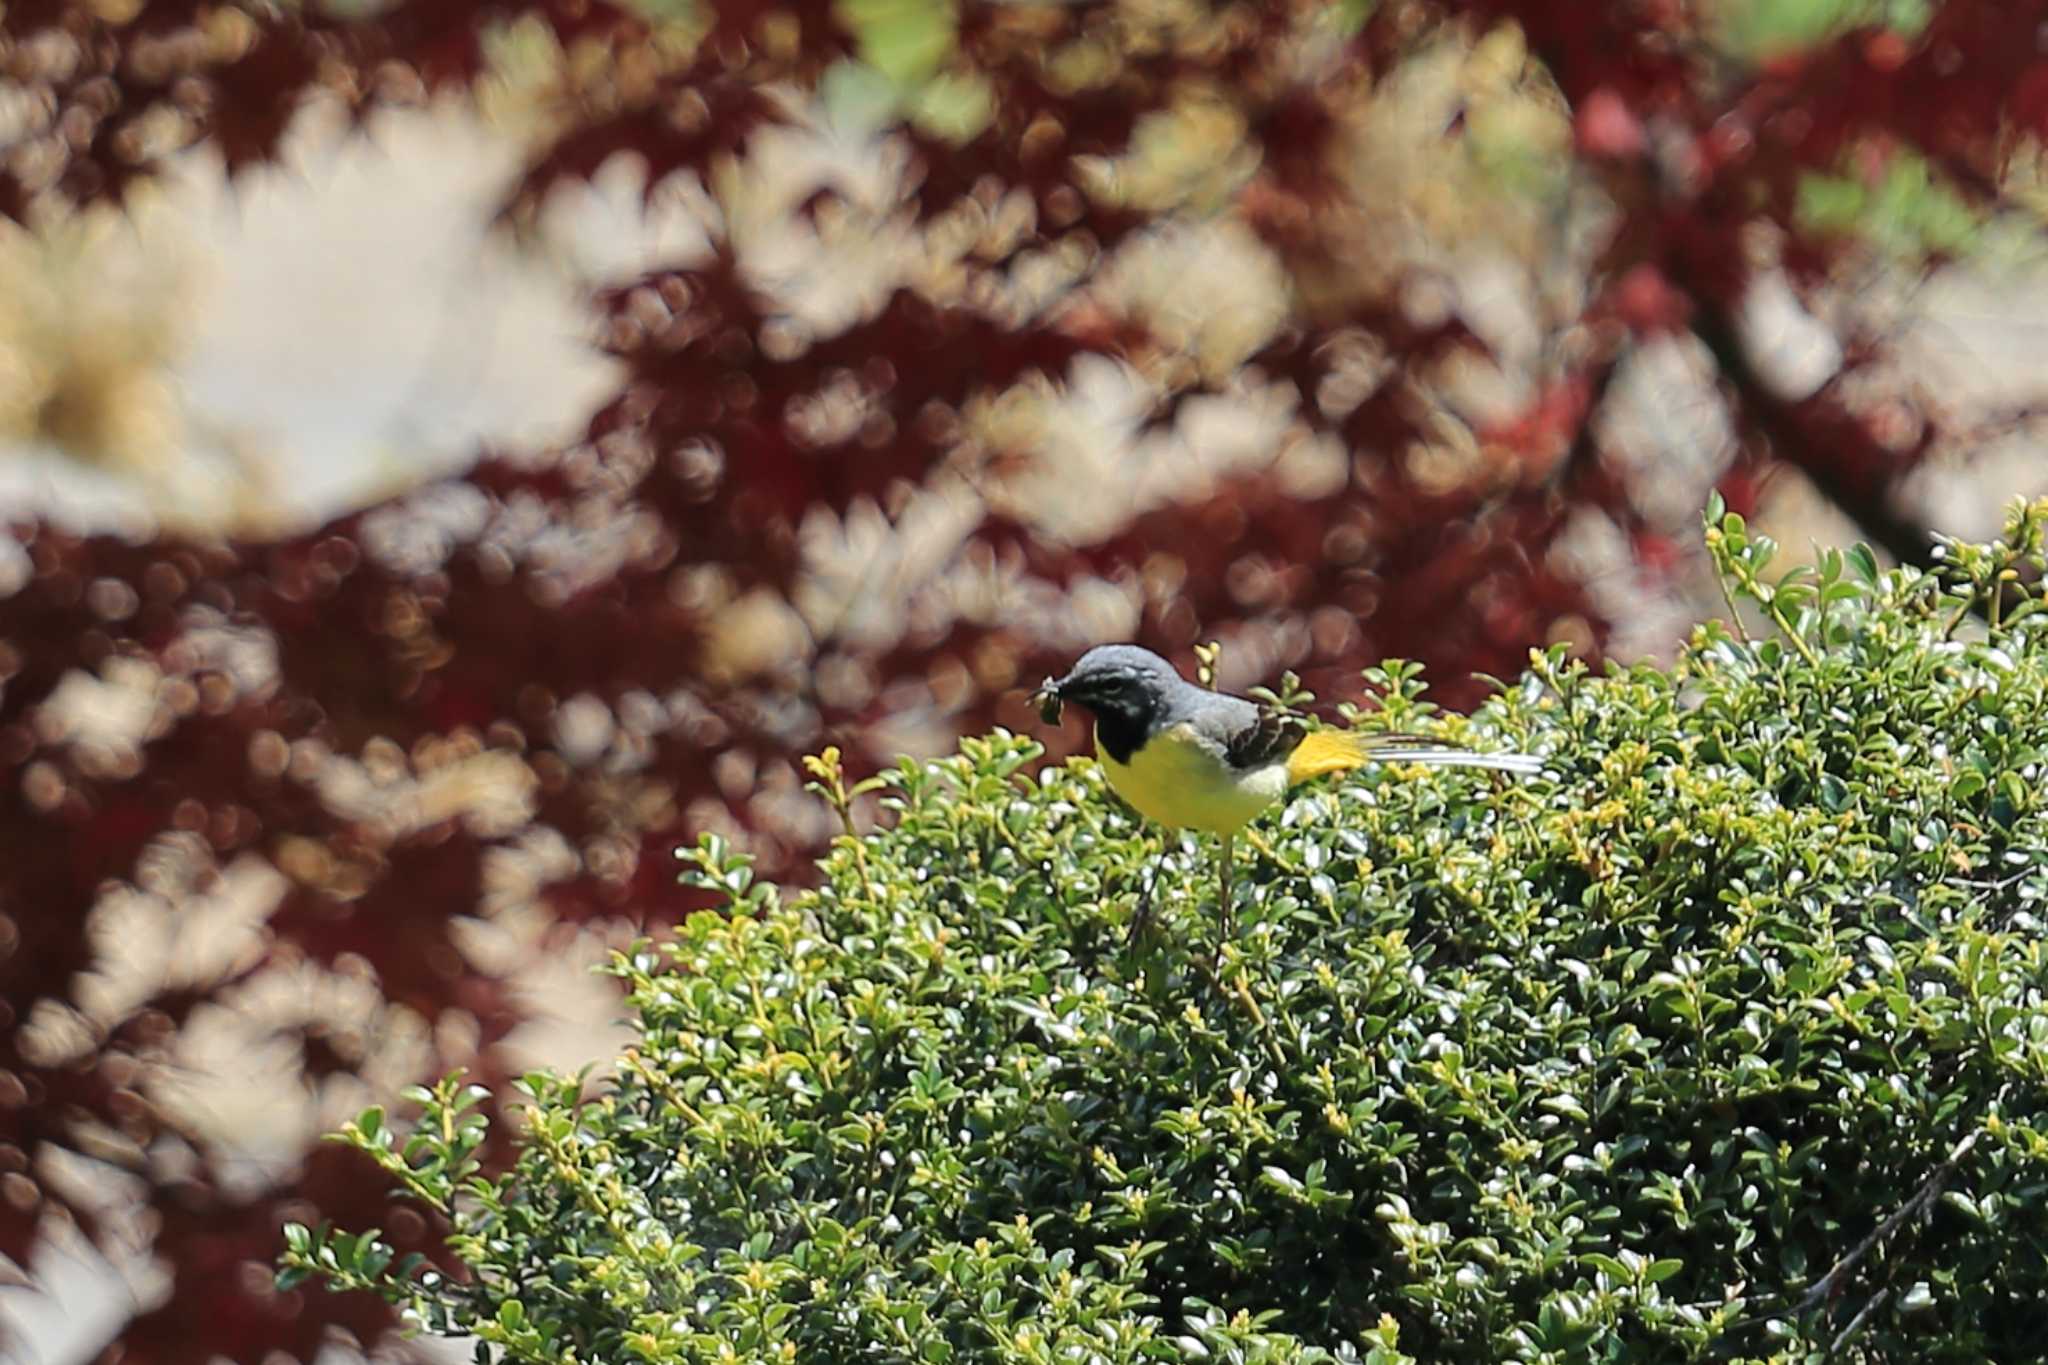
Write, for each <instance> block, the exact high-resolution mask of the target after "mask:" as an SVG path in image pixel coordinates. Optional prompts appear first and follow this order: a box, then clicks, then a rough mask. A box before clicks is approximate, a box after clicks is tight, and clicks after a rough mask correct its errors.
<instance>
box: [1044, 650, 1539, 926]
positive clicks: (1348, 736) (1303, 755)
mask: <svg viewBox="0 0 2048 1365" xmlns="http://www.w3.org/2000/svg"><path fill="white" fill-rule="evenodd" d="M1033 700H1034V702H1035V703H1036V704H1037V706H1038V710H1039V718H1040V719H1041V720H1043V721H1044V722H1045V723H1046V724H1047V725H1058V724H1059V723H1060V718H1061V710H1062V706H1063V705H1065V704H1072V705H1075V706H1079V707H1081V708H1082V709H1083V710H1085V711H1087V712H1089V713H1090V714H1091V715H1092V716H1093V717H1094V719H1095V754H1096V757H1097V759H1098V760H1099V761H1100V762H1101V764H1102V769H1103V772H1104V773H1105V774H1106V775H1107V776H1108V778H1109V785H1110V786H1111V787H1112V788H1113V789H1114V790H1115V791H1116V793H1117V795H1119V796H1121V797H1122V798H1123V799H1124V800H1125V801H1127V802H1129V803H1130V805H1131V806H1132V808H1133V809H1135V810H1136V811H1137V812H1138V813H1139V814H1140V815H1142V816H1144V817H1145V818H1146V819H1148V820H1152V821H1154V822H1156V823H1158V824H1161V825H1165V826H1167V827H1168V828H1170V829H1193V830H1200V831H1202V832H1205V833H1209V834H1215V835H1219V836H1221V838H1222V848H1221V850H1220V854H1219V857H1218V860H1217V870H1218V888H1217V889H1218V899H1217V905H1218V919H1219V927H1220V930H1221V933H1222V935H1223V937H1224V938H1226V939H1227V938H1228V937H1229V936H1230V931H1231V930H1230V924H1231V881H1232V877H1231V873H1232V862H1233V844H1234V841H1235V839H1236V837H1237V834H1238V832H1239V831H1240V830H1242V829H1243V828H1244V827H1245V826H1246V825H1248V824H1250V823H1251V821H1252V820H1253V819H1254V818H1255V817H1256V816H1257V815H1258V814H1259V813H1260V812H1261V811H1263V810H1265V809H1266V808H1267V807H1268V806H1270V805H1272V804H1274V803H1275V802H1277V801H1278V800H1280V798H1281V797H1282V796H1284V795H1285V794H1286V793H1287V791H1288V790H1289V789H1290V788H1293V787H1295V786H1297V785H1299V784H1301V783H1303V782H1307V781H1309V780H1311V779H1312V778H1317V777H1322V776H1325V775H1327V774H1330V773H1341V772H1349V771H1351V770H1353V769H1356V768H1361V767H1364V766H1365V765H1366V764H1368V763H1373V762H1394V763H1420V764H1425V765H1428V766H1432V767H1439V768H1455V767H1463V768H1488V769H1492V770H1494V771H1496V772H1504V773H1512V774H1515V775H1518V776H1528V775H1531V774H1534V773H1536V772H1539V771H1540V770H1541V769H1542V767H1543V760H1542V759H1541V758H1539V757H1537V756H1535V755H1533V754H1520V753H1481V752H1479V751H1476V750H1472V749H1463V748H1459V747H1457V746H1455V745H1450V744H1445V743H1443V742H1442V741H1440V740H1433V739H1430V738H1428V737H1426V736H1423V735H1410V734H1371V735H1362V734H1358V733H1356V732H1354V731H1349V730H1331V729H1311V728H1310V727H1309V725H1308V722H1307V721H1306V719H1305V718H1304V717H1302V716H1301V715H1299V714H1298V713H1294V712H1290V711H1285V710H1282V709H1281V708H1280V707H1277V706H1270V705H1265V704H1263V703H1260V702H1256V701H1253V700H1252V699H1251V698H1249V697H1239V696H1233V695H1231V694H1229V693H1225V692H1215V691H1211V690H1210V689H1209V688H1206V687H1201V686H1197V685H1196V684H1194V683H1191V682H1189V681H1188V680H1187V679H1186V678H1183V677H1182V676H1181V675H1180V673H1179V672H1178V671H1176V670H1175V668H1174V667H1173V665H1172V664H1170V663H1168V662H1167V661H1166V660H1165V659H1162V658H1161V657H1159V655H1157V654H1154V653H1153V652H1152V651H1151V650H1149V649H1145V648H1143V647H1141V646H1139V645H1128V644H1121V645H1097V646H1096V647H1095V648H1093V649H1091V650H1089V651H1088V652H1087V653H1085V654H1083V655H1082V656H1081V657H1080V659H1078V660H1077V661H1076V662H1075V664H1074V666H1073V668H1072V669H1070V670H1069V671H1068V673H1067V675H1066V676H1065V677H1064V678H1047V679H1046V680H1045V681H1044V682H1043V683H1041V684H1040V685H1039V688H1038V691H1037V692H1036V693H1034V694H1033ZM1133 918H1134V922H1133V926H1132V927H1133V932H1134V933H1135V932H1136V929H1137V927H1138V923H1139V922H1141V921H1142V920H1143V918H1144V909H1143V907H1142V906H1141V908H1140V911H1139V913H1138V915H1136V916H1134V917H1133Z"/></svg>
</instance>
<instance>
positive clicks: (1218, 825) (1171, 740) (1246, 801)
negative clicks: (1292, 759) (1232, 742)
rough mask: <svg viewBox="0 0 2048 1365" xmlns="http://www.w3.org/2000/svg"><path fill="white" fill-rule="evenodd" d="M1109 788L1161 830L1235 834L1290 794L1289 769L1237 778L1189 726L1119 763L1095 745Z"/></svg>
mask: <svg viewBox="0 0 2048 1365" xmlns="http://www.w3.org/2000/svg"><path fill="white" fill-rule="evenodd" d="M1095 755H1096V757H1097V758H1099V759H1100V760H1101V761H1102V769H1103V771H1104V772H1105V773H1107V774H1108V775H1109V785H1110V786H1112V787H1114V788H1116V792H1117V795H1119V796H1121V797H1123V799H1124V800H1126V801H1128V802H1130V803H1131V805H1132V806H1134V807H1135V808H1136V809H1137V811H1138V813H1139V814H1140V815H1142V816H1144V817H1145V818H1147V819H1148V820H1157V821H1158V822H1159V823H1160V824H1162V825H1173V826H1176V827H1186V828H1189V829H1199V830H1206V831H1208V832H1209V833H1211V834H1234V833H1236V832H1237V831H1238V830H1239V829H1242V828H1243V827H1244V826H1245V824H1246V823H1247V822H1249V821H1250V820H1251V818H1252V817H1253V816H1255V815H1257V814H1258V813H1259V812H1260V811H1262V810H1264V809H1265V808H1266V807H1267V806H1270V805H1272V804H1273V803H1274V802H1275V801H1277V800H1279V799H1280V797H1281V794H1282V793H1284V792H1285V791H1286V790H1287V765H1286V764H1285V763H1269V764H1267V765H1266V766H1264V767H1260V768H1252V769H1248V770H1246V771H1244V772H1241V773H1232V772H1231V770H1230V768H1229V765H1228V764H1226V763H1225V762H1224V759H1223V755H1222V754H1221V753H1219V752H1217V750H1216V749H1215V748H1213V747H1211V746H1209V745H1206V744H1204V743H1203V742H1202V741H1201V739H1200V738H1198V737H1197V736H1196V735H1195V733H1194V731H1193V730H1192V729H1191V728H1190V727H1188V726H1186V725H1176V726H1173V727H1171V728H1169V729H1165V730H1161V731H1160V732H1159V733H1158V734H1156V735H1154V736H1152V738H1151V739H1149V740H1147V741H1145V743H1144V744H1143V745H1141V746H1140V747H1139V748H1138V749H1137V751H1136V752H1134V753H1133V754H1132V755H1131V761H1130V762H1129V763H1119V762H1117V761H1116V760H1115V759H1114V758H1111V757H1110V756H1109V753H1108V751H1107V750H1105V749H1104V748H1103V747H1102V740H1101V739H1100V737H1098V738H1097V739H1096V741H1095Z"/></svg>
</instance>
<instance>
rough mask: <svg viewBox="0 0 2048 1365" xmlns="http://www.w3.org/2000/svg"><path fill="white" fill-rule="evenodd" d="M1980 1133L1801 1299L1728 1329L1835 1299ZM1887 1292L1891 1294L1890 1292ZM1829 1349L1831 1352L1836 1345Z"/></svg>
mask: <svg viewBox="0 0 2048 1365" xmlns="http://www.w3.org/2000/svg"><path fill="white" fill-rule="evenodd" d="M1981 1136H1982V1132H1981V1130H1980V1131H1979V1132H1976V1133H1972V1134H1970V1135H1969V1136H1968V1137H1966V1138H1964V1139H1963V1140H1962V1141H1961V1142H1958V1143H1957V1144H1956V1145H1955V1146H1954V1147H1953V1148H1952V1149H1951V1150H1950V1151H1949V1154H1948V1157H1947V1158H1946V1159H1945V1160H1944V1161H1943V1162H1942V1163H1941V1164H1940V1165H1939V1166H1936V1167H1935V1168H1934V1169H1933V1170H1932V1171H1930V1172H1928V1174H1927V1178H1926V1179H1925V1180H1923V1181H1921V1182H1920V1188H1919V1189H1917V1190H1915V1191H1913V1196H1912V1198H1910V1199H1908V1200H1907V1201H1906V1202H1905V1203H1904V1204H1901V1205H1900V1206H1899V1208H1898V1211H1897V1212H1896V1213H1894V1214H1892V1216H1891V1217H1889V1218H1887V1219H1885V1220H1884V1221H1883V1222H1882V1223H1879V1224H1878V1225H1877V1226H1876V1227H1875V1228H1874V1229H1872V1230H1871V1232H1870V1235H1869V1236H1867V1237H1865V1238H1864V1239H1863V1240H1862V1241H1860V1242H1858V1243H1857V1244H1856V1246H1855V1249H1854V1250H1852V1251H1850V1253H1849V1254H1848V1255H1846V1256H1844V1257H1843V1258H1842V1259H1841V1260H1839V1261H1836V1262H1835V1263H1834V1264H1833V1265H1832V1266H1830V1267H1828V1273H1827V1274H1825V1275H1823V1276H1821V1277H1820V1278H1819V1279H1818V1280H1815V1281H1814V1282H1813V1287H1812V1288H1810V1289H1808V1290H1807V1291H1806V1293H1804V1294H1803V1295H1801V1296H1800V1299H1799V1302H1797V1303H1795V1304H1793V1305H1792V1306H1791V1307H1790V1308H1780V1309H1774V1310H1772V1311H1770V1312H1768V1313H1757V1314H1755V1315H1753V1316H1751V1317H1747V1318H1743V1319H1742V1320H1740V1321H1739V1322H1734V1323H1730V1324H1729V1326H1728V1331H1730V1332H1739V1331H1742V1330H1743V1329H1744V1328H1746V1327H1754V1326H1756V1325H1757V1324H1758V1323H1764V1322H1770V1321H1772V1320H1773V1319H1776V1318H1784V1317H1800V1316H1803V1315H1804V1314H1806V1313H1810V1312H1812V1311H1813V1310H1814V1309H1815V1308H1818V1307H1820V1305H1821V1304H1822V1303H1824V1302H1826V1301H1827V1300H1828V1299H1831V1298H1833V1297H1834V1296H1835V1295H1836V1294H1837V1293H1839V1292H1840V1291H1841V1288H1842V1282H1843V1281H1844V1280H1846V1279H1847V1278H1848V1276H1849V1272H1850V1271H1852V1270H1854V1269H1855V1268H1856V1265H1857V1263H1858V1262H1859V1261H1861V1260H1862V1259H1863V1258H1864V1257H1865V1256H1868V1255H1869V1254H1870V1253H1871V1251H1872V1250H1873V1249H1874V1248H1875V1247H1876V1246H1877V1245H1878V1243H1880V1242H1882V1241H1884V1240H1885V1239H1886V1238H1887V1237H1890V1236H1891V1235H1892V1234H1893V1233H1894V1232H1897V1231H1898V1230H1899V1228H1900V1226H1901V1225H1903V1224H1904V1223H1905V1221H1906V1220H1907V1219H1909V1218H1911V1217H1913V1216H1914V1215H1915V1214H1917V1213H1919V1212H1920V1211H1921V1210H1923V1209H1925V1208H1926V1207H1927V1206H1928V1204H1930V1203H1931V1202H1933V1200H1934V1197H1935V1196H1936V1195H1937V1194H1940V1193H1941V1189H1942V1186H1944V1185H1946V1184H1947V1183H1948V1180H1949V1177H1950V1176H1952V1175H1954V1174H1955V1173H1956V1168H1957V1167H1959V1166H1960V1165H1961V1164H1962V1161H1963V1158H1964V1157H1966V1156H1968V1155H1969V1154H1970V1151H1971V1149H1972V1148H1974V1147H1975V1146H1976V1145H1977V1139H1978V1138H1979V1137H1981ZM1884 1292H1886V1293H1888V1292H1889V1291H1884ZM1883 1296H1884V1295H1883V1293H1880V1294H1878V1295H1876V1296H1874V1297H1873V1298H1872V1300H1871V1302H1870V1303H1867V1304H1865V1305H1864V1306H1863V1309H1862V1311H1860V1312H1859V1313H1858V1314H1857V1315H1856V1318H1855V1319H1854V1320H1852V1321H1851V1322H1850V1324H1849V1327H1850V1328H1851V1329H1853V1328H1855V1327H1857V1326H1858V1325H1860V1323H1861V1322H1862V1320H1863V1319H1864V1318H1865V1317H1867V1316H1869V1314H1870V1313H1871V1312H1873V1311H1875V1307H1876V1304H1877V1302H1878V1300H1880V1299H1882V1298H1883ZM1848 1335H1849V1333H1848V1330H1846V1329H1845V1330H1844V1332H1843V1334H1842V1335H1841V1336H1839V1337H1837V1338H1836V1340H1835V1346H1837V1347H1838V1346H1840V1345H1841V1344H1842V1342H1843V1341H1844V1340H1846V1339H1847V1337H1848ZM1829 1349H1830V1350H1831V1351H1832V1350H1833V1349H1834V1347H1830V1348H1829Z"/></svg>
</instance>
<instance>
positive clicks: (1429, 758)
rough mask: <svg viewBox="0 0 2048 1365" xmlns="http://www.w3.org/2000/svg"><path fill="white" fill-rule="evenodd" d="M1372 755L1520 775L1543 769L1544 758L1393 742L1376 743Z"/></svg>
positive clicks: (1372, 757)
mask: <svg viewBox="0 0 2048 1365" xmlns="http://www.w3.org/2000/svg"><path fill="white" fill-rule="evenodd" d="M1369 758H1370V761H1372V762H1374V763H1420V764H1423V765H1425V766H1427V767H1431V768H1491V769H1492V770H1493V771H1495V772H1499V773H1513V774H1515V775H1516V776H1517V777H1531V776H1534V775H1535V774H1537V773H1539V772H1542V771H1543V760H1542V759H1540V758H1538V757H1537V756H1536V755H1534V754H1481V753H1474V752H1473V751H1472V750H1470V749H1445V748H1426V747H1424V748H1414V749H1404V748H1401V747H1399V746H1398V745H1392V744H1390V745H1388V746H1386V747H1385V748H1378V747H1375V748H1374V749H1373V750H1372V751H1371V753H1370V755H1369Z"/></svg>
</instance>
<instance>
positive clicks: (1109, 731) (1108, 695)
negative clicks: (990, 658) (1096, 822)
mask: <svg viewBox="0 0 2048 1365" xmlns="http://www.w3.org/2000/svg"><path fill="white" fill-rule="evenodd" d="M1187 685H1188V684H1187V683H1186V681H1185V680H1183V679H1182V677H1181V676H1180V674H1178V673H1176V672H1174V670H1173V665H1172V664H1170V663H1168V662H1166V660H1164V659H1162V658H1160V657H1159V656H1158V655H1157V654H1154V653H1153V652H1152V651H1151V650H1149V649H1141V648H1139V647H1138V646H1137V645H1097V646H1096V647H1095V648H1094V649H1091V650H1089V651H1088V652H1087V653H1086V654H1083V655H1082V656H1081V658H1080V660H1079V661H1078V662H1076V663H1075V665H1074V666H1073V668H1072V669H1070V670H1069V671H1068V673H1067V676H1066V677H1064V678H1047V679H1046V680H1045V682H1044V683H1043V684H1042V685H1041V686H1040V687H1039V689H1038V699H1039V714H1040V715H1041V717H1042V718H1043V719H1044V720H1045V723H1046V724H1047V725H1057V724H1059V720H1060V705H1061V703H1063V702H1072V703H1074V705H1076V706H1079V707H1083V708H1085V709H1086V710H1088V711H1089V712H1091V713H1093V715H1094V716H1095V723H1096V726H1097V731H1098V733H1099V734H1101V735H1102V736H1103V739H1104V741H1105V743H1107V742H1108V741H1109V739H1110V738H1111V736H1115V737H1116V738H1118V739H1119V740H1121V739H1123V738H1124V737H1130V738H1132V739H1134V740H1136V742H1138V743H1143V742H1144V738H1145V737H1146V736H1147V735H1149V734H1150V733H1151V732H1152V729H1153V727H1154V726H1155V725H1156V724H1157V722H1158V719H1159V718H1160V717H1161V716H1162V715H1164V714H1165V713H1166V711H1167V710H1168V707H1169V705H1170V702H1171V699H1172V696H1173V693H1174V692H1175V690H1176V689H1178V688H1182V687H1186V686H1187ZM1113 747H1116V748H1123V747H1124V746H1123V745H1122V744H1118V745H1115V746H1113Z"/></svg>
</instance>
